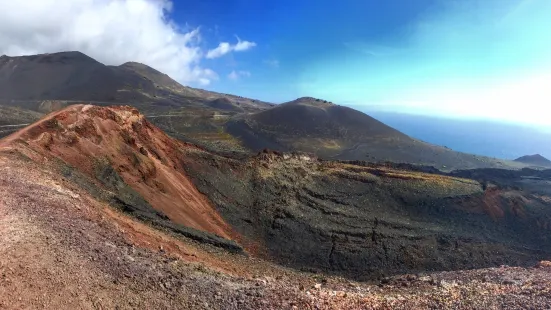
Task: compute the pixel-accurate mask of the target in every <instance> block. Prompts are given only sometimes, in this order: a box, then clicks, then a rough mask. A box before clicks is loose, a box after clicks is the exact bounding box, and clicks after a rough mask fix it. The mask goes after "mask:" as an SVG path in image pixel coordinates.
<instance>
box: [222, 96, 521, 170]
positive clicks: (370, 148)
mask: <svg viewBox="0 0 551 310" xmlns="http://www.w3.org/2000/svg"><path fill="white" fill-rule="evenodd" d="M226 128H227V131H228V132H230V133H231V134H232V135H234V136H236V137H239V138H240V139H241V140H242V142H243V144H244V145H245V146H247V147H249V148H250V149H252V150H254V151H259V150H262V149H264V148H270V149H277V150H282V151H302V152H310V153H315V154H316V155H318V156H320V157H322V158H325V159H337V160H368V161H374V162H386V161H392V162H406V163H414V164H423V165H431V166H435V167H437V168H440V169H444V170H447V169H459V168H462V169H467V168H480V167H500V168H501V167H509V168H511V167H515V166H522V164H520V163H512V162H506V161H500V160H497V159H493V158H487V157H483V156H475V155H470V154H465V153H460V152H455V151H453V150H450V149H448V148H445V147H441V146H436V145H431V144H429V143H426V142H423V141H419V140H416V139H413V138H411V137H408V136H407V135H405V134H403V133H401V132H399V131H397V130H396V129H394V128H392V127H389V126H387V125H385V124H383V123H381V122H379V121H378V120H376V119H374V118H372V117H370V116H369V115H366V114H364V113H362V112H360V111H357V110H354V109H351V108H348V107H344V106H339V105H335V104H333V103H330V102H327V101H323V100H320V99H315V98H309V97H305V98H299V99H297V100H295V101H291V102H288V103H284V104H281V105H278V106H276V107H274V108H271V109H268V110H264V111H259V112H256V113H252V114H248V115H242V116H238V117H235V118H233V119H232V120H231V121H230V122H228V123H227V125H226Z"/></svg>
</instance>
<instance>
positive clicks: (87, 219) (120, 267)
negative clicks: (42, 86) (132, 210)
mask: <svg viewBox="0 0 551 310" xmlns="http://www.w3.org/2000/svg"><path fill="white" fill-rule="evenodd" d="M5 152H6V151H3V153H2V155H1V157H0V171H1V173H0V284H1V285H0V309H61V308H65V309H153V308H156V309H481V308H486V309H549V308H550V306H549V305H550V304H551V263H549V262H542V263H540V264H539V265H538V267H529V268H520V267H508V266H501V267H493V268H488V269H478V270H468V271H455V272H440V273H422V274H409V275H402V276H396V277H391V278H385V279H382V281H380V282H378V283H372V284H367V283H360V282H355V281H351V280H346V279H344V278H340V277H331V276H324V275H322V274H310V273H302V272H297V271H293V270H291V269H286V268H282V267H278V266H277V265H273V264H271V263H267V262H265V261H262V260H258V259H254V258H252V257H247V256H245V255H238V254H228V253H225V252H224V251H220V250H219V249H217V248H214V247H207V246H204V245H201V244H198V243H195V242H193V241H191V240H185V239H181V238H175V237H174V236H172V235H170V234H167V233H165V232H162V231H157V230H154V229H152V228H150V227H149V226H147V225H144V224H142V223H139V222H136V221H135V220H134V219H133V218H131V217H128V216H127V215H125V214H122V213H120V212H118V211H115V210H113V209H111V207H109V206H108V205H106V204H104V203H101V202H97V201H96V200H94V199H93V198H92V197H90V196H89V195H88V194H87V193H86V192H84V191H82V190H81V189H79V188H78V187H75V186H74V185H72V184H70V183H68V182H67V181H66V180H64V179H63V178H62V177H60V176H59V175H56V174H52V173H51V172H50V171H48V170H47V169H45V167H44V166H38V165H35V164H30V163H28V162H25V161H21V159H19V158H17V157H15V156H14V155H12V154H9V151H8V153H5Z"/></svg>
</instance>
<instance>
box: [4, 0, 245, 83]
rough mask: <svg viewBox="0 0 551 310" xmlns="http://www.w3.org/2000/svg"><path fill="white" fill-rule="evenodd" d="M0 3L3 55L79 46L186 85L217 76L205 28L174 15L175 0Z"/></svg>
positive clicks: (102, 59) (113, 62) (105, 59)
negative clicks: (207, 63) (203, 43)
mask: <svg viewBox="0 0 551 310" xmlns="http://www.w3.org/2000/svg"><path fill="white" fill-rule="evenodd" d="M0 7H2V10H0V54H7V55H10V56H19V55H29V54H38V53H51V52H59V51H68V50H78V51H81V52H83V53H85V54H87V55H89V56H90V57H92V58H94V59H96V60H98V61H100V62H102V63H104V64H108V65H120V64H122V63H124V62H127V61H137V62H141V63H144V64H147V65H149V66H151V67H154V68H155V69H157V70H159V71H162V72H164V73H166V74H168V75H170V76H171V77H173V78H174V79H176V80H178V81H179V82H181V83H184V84H189V83H198V84H200V85H208V84H209V83H210V82H211V81H212V80H214V79H216V78H217V75H216V73H215V72H214V71H212V70H210V69H207V68H204V67H203V66H201V63H200V61H201V59H202V58H203V57H204V53H203V51H202V50H201V48H200V47H199V41H200V40H201V36H200V32H199V30H198V29H185V28H184V29H182V28H181V27H179V26H178V25H176V23H175V22H174V21H172V20H170V18H169V17H168V13H169V12H170V10H171V9H172V2H171V1H169V0H71V1H58V0H25V1H12V0H0ZM244 42H246V41H244ZM238 44H239V43H238ZM235 48H236V47H235V46H234V47H233V49H235Z"/></svg>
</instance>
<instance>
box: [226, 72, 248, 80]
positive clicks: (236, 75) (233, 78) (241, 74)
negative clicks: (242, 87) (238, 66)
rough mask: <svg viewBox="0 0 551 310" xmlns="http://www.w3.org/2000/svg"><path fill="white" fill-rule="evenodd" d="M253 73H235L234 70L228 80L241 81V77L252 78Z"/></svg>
mask: <svg viewBox="0 0 551 310" xmlns="http://www.w3.org/2000/svg"><path fill="white" fill-rule="evenodd" d="M250 76H251V73H250V72H249V71H235V70H233V71H232V72H230V74H228V78H229V79H230V80H233V81H237V80H239V79H240V78H241V77H250Z"/></svg>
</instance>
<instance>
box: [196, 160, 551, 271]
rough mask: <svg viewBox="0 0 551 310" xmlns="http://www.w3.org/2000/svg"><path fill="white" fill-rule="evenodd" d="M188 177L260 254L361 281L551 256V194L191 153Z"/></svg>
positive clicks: (386, 170) (418, 175)
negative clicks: (254, 244)
mask: <svg viewBox="0 0 551 310" xmlns="http://www.w3.org/2000/svg"><path fill="white" fill-rule="evenodd" d="M185 169H186V171H187V173H188V175H190V176H191V177H192V178H193V180H194V183H195V184H196V185H197V187H198V188H199V190H200V191H201V192H203V193H205V195H207V196H208V197H209V198H210V199H211V200H212V201H213V202H214V203H215V205H216V206H217V209H218V211H219V212H220V213H221V214H222V216H223V217H224V218H225V219H226V220H227V221H228V223H229V224H231V225H232V226H233V227H234V228H235V229H236V230H237V231H238V232H239V233H241V234H242V235H243V236H244V239H248V240H255V242H257V243H258V255H261V256H262V257H265V258H268V259H272V260H275V261H277V262H279V263H282V264H284V265H287V266H291V267H294V268H298V269H301V270H307V271H315V272H329V273H334V274H339V275H343V276H349V277H355V278H359V279H376V278H378V277H381V276H385V275H389V274H399V273H406V272H418V271H426V270H457V269H471V268H480V267H485V266H495V265H500V264H506V263H509V264H517V265H519V264H520V265H526V264H531V263H533V261H534V259H542V258H545V257H548V256H549V255H550V254H551V253H550V252H549V251H547V250H546V249H549V246H550V240H549V239H548V238H547V236H548V234H549V230H548V229H549V226H548V225H549V219H551V217H550V216H551V211H550V209H549V206H550V205H549V203H548V201H547V198H546V197H548V196H547V195H548V194H546V193H541V192H540V193H537V194H536V193H532V192H530V191H528V190H523V189H519V188H518V187H517V188H511V187H509V186H507V185H506V184H504V185H503V186H495V185H491V186H489V185H488V184H487V183H479V182H478V181H475V180H470V179H464V178H461V177H459V176H448V175H445V174H443V173H439V174H429V173H424V172H419V171H415V170H412V169H408V168H407V167H404V168H399V167H398V168H397V167H392V166H387V167H385V166H380V165H373V164H368V163H364V164H362V163H356V164H351V163H335V162H326V161H320V160H318V159H317V158H315V157H311V156H307V155H304V154H302V155H301V154H296V155H289V154H280V153H277V152H276V153H270V152H268V153H261V154H260V155H259V156H258V157H256V158H252V159H248V160H245V161H242V160H233V159H229V158H225V157H220V156H216V155H213V154H211V153H207V152H203V151H200V150H189V151H188V154H187V155H186V157H185Z"/></svg>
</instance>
